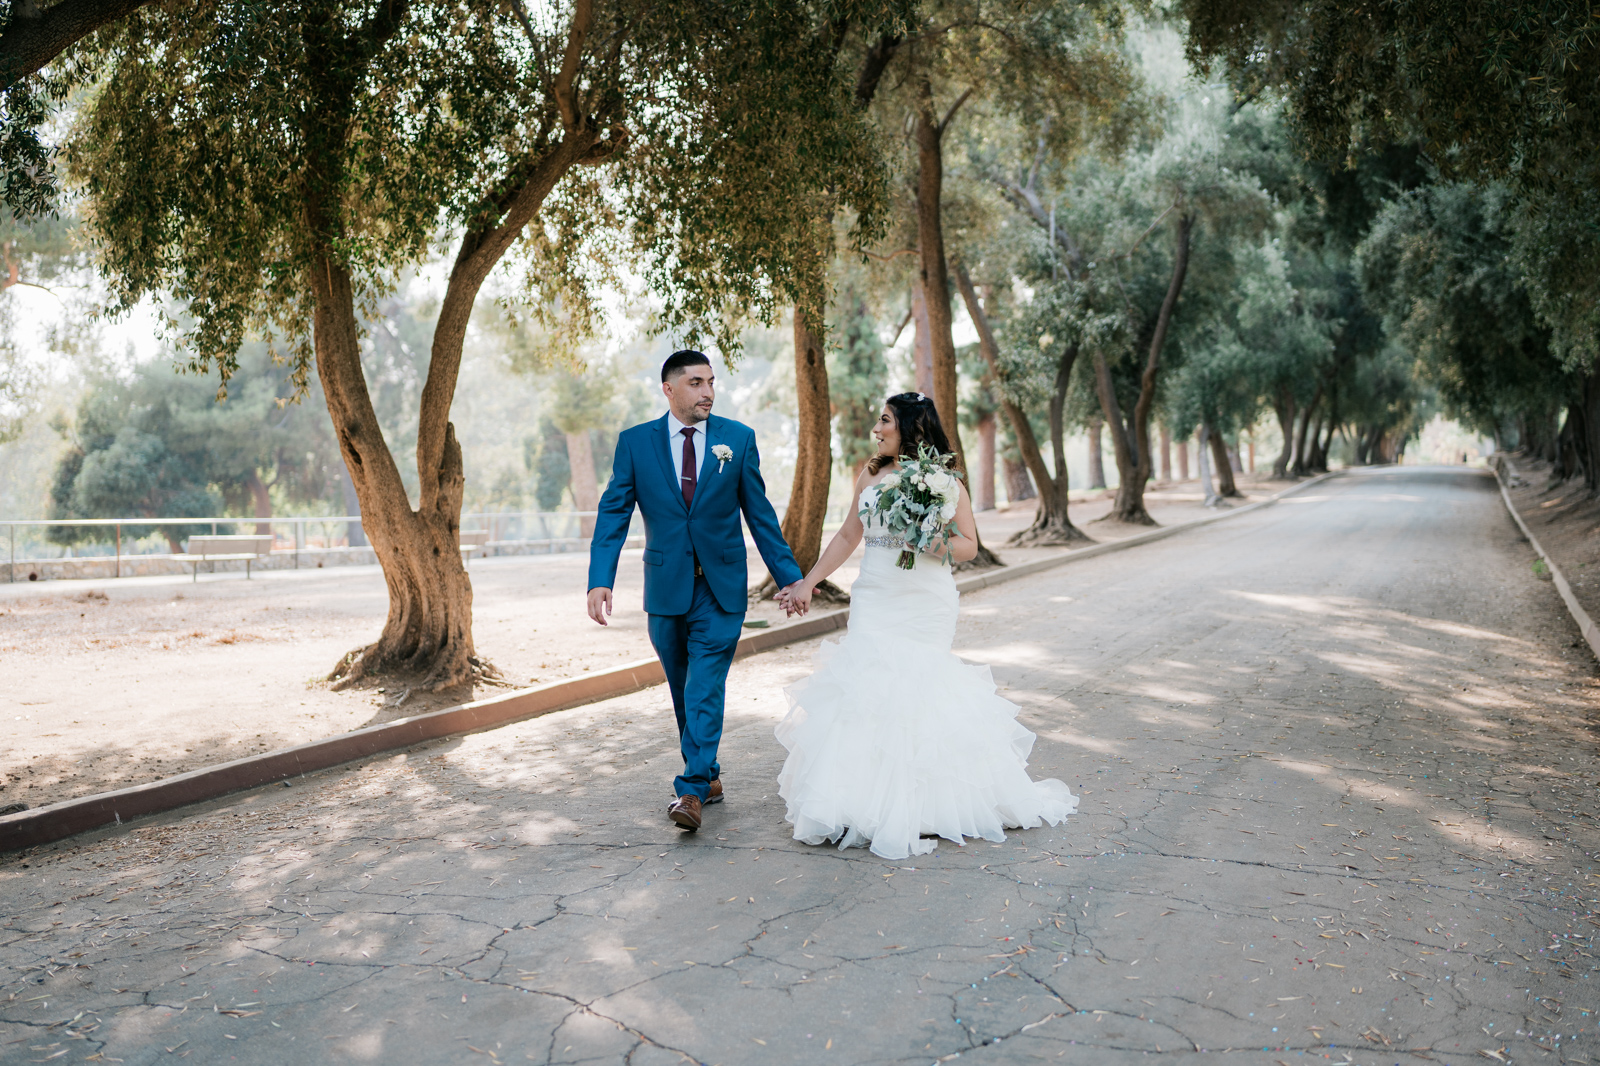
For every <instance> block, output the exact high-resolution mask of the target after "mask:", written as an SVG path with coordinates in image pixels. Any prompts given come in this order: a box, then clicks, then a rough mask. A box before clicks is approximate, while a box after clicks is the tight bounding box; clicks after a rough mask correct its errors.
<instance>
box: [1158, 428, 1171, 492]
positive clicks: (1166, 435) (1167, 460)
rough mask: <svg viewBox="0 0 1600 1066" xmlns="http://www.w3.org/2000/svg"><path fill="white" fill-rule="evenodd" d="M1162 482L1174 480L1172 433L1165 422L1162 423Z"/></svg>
mask: <svg viewBox="0 0 1600 1066" xmlns="http://www.w3.org/2000/svg"><path fill="white" fill-rule="evenodd" d="M1160 458H1161V480H1162V481H1165V482H1170V481H1171V480H1172V431H1171V430H1169V429H1168V428H1167V424H1166V423H1165V422H1163V423H1161V452H1160Z"/></svg>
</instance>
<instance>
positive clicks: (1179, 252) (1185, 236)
mask: <svg viewBox="0 0 1600 1066" xmlns="http://www.w3.org/2000/svg"><path fill="white" fill-rule="evenodd" d="M1193 232H1194V216H1193V215H1190V214H1187V213H1185V214H1180V215H1179V216H1178V232H1177V234H1176V236H1175V242H1174V248H1173V255H1172V278H1171V280H1170V281H1169V282H1168V283H1167V294H1166V296H1165V297H1164V298H1163V299H1162V301H1161V309H1160V311H1158V312H1157V313H1156V321H1155V328H1154V329H1153V330H1152V331H1151V335H1150V350H1149V352H1148V354H1147V355H1146V357H1145V365H1144V372H1143V373H1142V374H1140V376H1139V397H1138V399H1136V400H1135V401H1134V404H1133V417H1132V418H1131V419H1130V420H1129V423H1130V425H1131V426H1132V432H1131V433H1130V432H1129V431H1128V429H1127V428H1126V427H1124V425H1123V422H1122V415H1121V410H1120V408H1119V406H1118V404H1117V396H1116V390H1115V389H1114V388H1113V385H1112V381H1111V370H1110V368H1109V367H1107V366H1106V360H1105V355H1104V354H1103V353H1102V352H1100V351H1099V350H1096V352H1095V391H1096V392H1097V393H1099V395H1100V407H1101V413H1102V414H1103V415H1105V419H1106V425H1107V427H1109V428H1110V430H1111V438H1112V440H1111V443H1112V446H1113V454H1115V456H1116V459H1117V480H1118V485H1117V501H1116V503H1115V504H1113V505H1112V508H1111V513H1110V514H1109V515H1107V516H1106V517H1107V518H1109V519H1113V520H1115V521H1118V522H1132V523H1136V524H1138V525H1144V526H1153V525H1155V524H1156V520H1155V519H1153V518H1151V517H1150V512H1149V511H1147V510H1146V509H1145V506H1144V487H1145V483H1146V482H1148V481H1149V480H1150V408H1151V406H1152V405H1153V404H1154V403H1155V399H1156V375H1157V373H1158V372H1159V371H1160V369H1161V349H1162V348H1163V347H1164V346H1165V344H1166V341H1167V332H1168V330H1169V329H1170V328H1171V326H1172V315H1173V312H1174V311H1175V310H1176V309H1177V306H1178V297H1179V295H1181V294H1182V292H1183V282H1184V278H1185V277H1186V276H1187V275H1188V272H1189V241H1190V237H1191V235H1192V234H1193Z"/></svg>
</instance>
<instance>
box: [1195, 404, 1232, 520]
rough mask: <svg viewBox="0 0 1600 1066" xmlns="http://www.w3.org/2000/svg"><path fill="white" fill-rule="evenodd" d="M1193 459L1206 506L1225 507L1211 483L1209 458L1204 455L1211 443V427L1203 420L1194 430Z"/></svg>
mask: <svg viewBox="0 0 1600 1066" xmlns="http://www.w3.org/2000/svg"><path fill="white" fill-rule="evenodd" d="M1194 433H1195V437H1194V453H1195V459H1196V461H1197V462H1198V463H1199V466H1200V491H1201V493H1202V494H1203V495H1204V497H1205V506H1207V507H1225V506H1227V505H1226V504H1225V503H1223V502H1222V497H1221V496H1218V495H1217V490H1216V489H1215V488H1214V487H1213V486H1212V484H1211V460H1210V458H1209V457H1208V456H1207V455H1206V449H1207V448H1208V447H1209V446H1210V443H1211V436H1212V434H1211V427H1210V426H1208V425H1206V424H1205V423H1204V422H1202V423H1200V427H1199V428H1198V429H1196V430H1195V431H1194Z"/></svg>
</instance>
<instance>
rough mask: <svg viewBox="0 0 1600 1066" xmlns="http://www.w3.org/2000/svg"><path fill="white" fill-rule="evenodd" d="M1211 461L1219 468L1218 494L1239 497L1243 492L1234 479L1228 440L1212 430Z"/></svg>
mask: <svg viewBox="0 0 1600 1066" xmlns="http://www.w3.org/2000/svg"><path fill="white" fill-rule="evenodd" d="M1210 437H1211V461H1212V463H1213V465H1215V466H1216V468H1217V495H1218V496H1222V497H1228V498H1237V497H1239V496H1240V495H1242V493H1240V492H1239V488H1238V486H1237V485H1235V484H1234V481H1233V463H1231V462H1230V461H1229V458H1230V457H1229V455H1228V442H1227V441H1225V440H1223V439H1222V434H1221V433H1218V432H1216V431H1214V430H1213V431H1212V432H1211V434H1210Z"/></svg>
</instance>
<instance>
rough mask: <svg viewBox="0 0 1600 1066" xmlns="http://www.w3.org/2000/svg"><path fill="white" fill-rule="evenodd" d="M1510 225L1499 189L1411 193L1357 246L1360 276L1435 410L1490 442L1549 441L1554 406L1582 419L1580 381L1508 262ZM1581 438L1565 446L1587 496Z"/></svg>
mask: <svg viewBox="0 0 1600 1066" xmlns="http://www.w3.org/2000/svg"><path fill="white" fill-rule="evenodd" d="M1518 223H1519V213H1518V210H1517V207H1516V204H1515V199H1514V197H1513V195H1512V193H1511V191H1510V190H1509V189H1508V188H1506V187H1505V186H1502V185H1492V186H1488V187H1486V188H1480V187H1477V186H1473V185H1468V184H1463V183H1453V182H1452V183H1443V184H1438V185H1431V186H1426V187H1424V188H1421V189H1417V190H1413V191H1412V192H1409V193H1406V194H1404V195H1402V196H1400V197H1398V198H1397V199H1396V200H1394V201H1393V202H1392V203H1390V204H1389V205H1388V206H1387V207H1386V208H1385V209H1384V210H1383V211H1382V213H1380V214H1379V216H1378V219H1377V222H1376V223H1375V224H1374V225H1373V227H1372V232H1371V234H1370V235H1369V236H1368V237H1367V239H1366V241H1365V242H1364V243H1363V244H1362V245H1361V249H1360V270H1361V281H1362V284H1363V285H1364V287H1365V290H1366V294H1367V298H1368V299H1369V300H1370V301H1371V302H1372V303H1373V305H1374V306H1375V307H1377V308H1378V309H1379V310H1380V311H1381V312H1382V314H1383V315H1384V317H1385V320H1386V322H1387V325H1388V329H1389V333H1390V335H1391V336H1393V337H1394V338H1395V339H1396V341H1398V342H1399V343H1400V344H1401V345H1403V346H1404V347H1405V349H1406V350H1407V351H1408V352H1410V353H1412V354H1413V356H1414V358H1415V359H1416V362H1417V366H1418V368H1419V369H1420V370H1421V372H1422V373H1423V374H1424V375H1425V377H1426V379H1427V380H1428V381H1429V382H1430V383H1432V384H1433V385H1434V387H1436V388H1437V389H1438V390H1439V395H1440V398H1441V399H1442V400H1443V402H1444V408H1445V411H1446V413H1448V414H1450V415H1451V416H1452V417H1455V418H1459V419H1461V420H1462V421H1464V422H1466V423H1467V424H1468V425H1470V426H1472V427H1474V428H1476V429H1478V430H1480V431H1481V432H1484V433H1488V434H1491V435H1493V436H1495V437H1496V438H1498V439H1504V438H1506V437H1509V436H1513V435H1517V434H1516V428H1521V429H1522V430H1523V432H1524V433H1526V432H1527V430H1529V429H1532V430H1533V431H1534V433H1533V435H1534V436H1536V437H1537V436H1539V435H1541V431H1542V435H1543V436H1544V437H1545V438H1547V440H1548V443H1549V444H1550V445H1552V446H1553V445H1554V443H1555V436H1556V434H1555V424H1556V420H1557V418H1558V416H1559V414H1560V412H1561V409H1562V408H1563V407H1567V406H1568V405H1569V404H1572V405H1576V407H1577V409H1576V411H1575V412H1574V414H1576V416H1577V417H1576V419H1575V421H1577V422H1579V423H1581V422H1582V421H1583V418H1584V408H1583V406H1582V400H1583V396H1582V390H1583V384H1582V382H1581V380H1580V379H1579V377H1577V376H1574V375H1573V374H1572V373H1571V372H1570V371H1568V370H1567V369H1566V368H1565V367H1564V366H1563V365H1562V363H1561V361H1560V360H1559V359H1557V358H1556V356H1555V354H1554V352H1553V351H1552V350H1551V344H1550V330H1549V328H1548V327H1547V326H1546V325H1545V323H1544V322H1543V321H1541V319H1540V317H1539V316H1538V314H1537V313H1536V312H1535V310H1534V306H1533V302H1532V300H1531V299H1530V297H1529V293H1528V287H1527V285H1526V283H1525V280H1524V277H1523V275H1522V271H1521V270H1520V269H1519V268H1518V267H1517V265H1516V263H1515V260H1514V257H1513V256H1512V248H1513V245H1514V243H1515V240H1516V230H1517V226H1518ZM1514 427H1515V428H1514ZM1590 439H1591V438H1589V437H1588V435H1587V434H1585V435H1584V436H1583V437H1581V438H1580V439H1579V440H1578V442H1577V444H1578V446H1579V448H1580V454H1581V455H1582V459H1583V465H1584V471H1585V477H1586V481H1587V485H1588V487H1589V489H1590V490H1591V491H1593V490H1595V489H1596V488H1597V487H1600V483H1597V479H1600V474H1597V473H1596V470H1595V468H1596V466H1597V465H1600V464H1596V463H1594V462H1592V461H1590V460H1591V456H1593V455H1594V454H1596V453H1594V452H1593V451H1591V450H1590V448H1591V445H1590V444H1589V441H1590ZM1550 457H1552V458H1553V457H1554V456H1553V454H1552V455H1551V456H1550Z"/></svg>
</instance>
